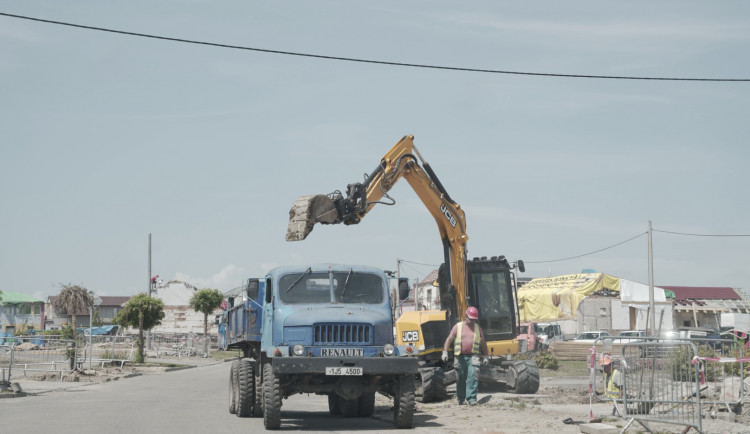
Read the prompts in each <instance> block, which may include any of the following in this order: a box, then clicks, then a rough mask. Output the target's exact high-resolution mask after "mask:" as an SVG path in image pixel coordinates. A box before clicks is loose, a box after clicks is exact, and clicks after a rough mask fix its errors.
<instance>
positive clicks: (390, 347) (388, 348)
mask: <svg viewBox="0 0 750 434" xmlns="http://www.w3.org/2000/svg"><path fill="white" fill-rule="evenodd" d="M395 351H396V348H394V347H393V345H391V344H385V345H383V353H385V355H386V356H392V355H393V353H394V352H395Z"/></svg>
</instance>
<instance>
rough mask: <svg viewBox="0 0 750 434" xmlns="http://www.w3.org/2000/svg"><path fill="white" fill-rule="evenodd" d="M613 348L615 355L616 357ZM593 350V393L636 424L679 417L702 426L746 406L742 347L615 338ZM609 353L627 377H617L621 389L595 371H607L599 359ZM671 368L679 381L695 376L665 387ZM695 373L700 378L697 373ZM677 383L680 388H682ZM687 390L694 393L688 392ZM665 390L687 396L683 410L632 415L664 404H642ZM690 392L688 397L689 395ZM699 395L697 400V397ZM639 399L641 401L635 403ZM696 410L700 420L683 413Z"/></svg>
mask: <svg viewBox="0 0 750 434" xmlns="http://www.w3.org/2000/svg"><path fill="white" fill-rule="evenodd" d="M628 344H630V346H629V347H627V345H628ZM688 347H689V348H688ZM597 349H601V354H596V350H597ZM613 349H615V350H616V351H614V352H612V350H613ZM617 350H620V351H617ZM591 351H592V353H591V364H590V367H591V382H590V390H591V394H592V396H596V398H597V399H599V400H600V401H607V402H612V403H613V404H614V405H615V409H616V410H617V411H618V412H620V415H621V416H623V417H626V416H628V415H629V416H631V419H633V420H635V419H634V418H636V417H637V419H638V420H659V421H664V419H668V418H667V417H666V416H665V415H666V413H670V414H673V415H675V416H676V417H677V420H678V421H679V422H680V423H681V424H686V425H689V426H699V423H700V421H699V420H698V419H697V418H698V417H702V416H705V415H707V414H714V413H715V412H720V411H728V412H735V413H738V412H739V411H741V410H742V403H743V402H742V401H743V397H744V396H745V394H746V390H747V385H746V384H745V381H744V380H745V377H746V375H745V369H746V366H747V365H746V363H750V358H749V357H748V355H747V354H746V352H747V351H746V349H745V348H744V347H743V346H742V344H741V343H737V342H734V341H732V340H727V339H711V338H690V339H677V340H675V339H659V338H653V337H645V338H631V339H628V340H618V339H616V338H615V339H613V338H611V337H610V338H603V339H600V340H597V342H596V343H595V344H594V345H592V347H591ZM607 351H609V352H610V353H612V355H613V362H612V365H611V366H612V367H613V369H614V370H616V371H619V372H623V373H625V374H624V377H622V378H620V377H618V381H619V384H616V385H615V384H608V381H607V380H608V377H607V376H606V374H604V372H602V373H601V374H600V375H597V374H596V372H595V371H596V370H597V368H598V370H599V371H603V369H602V366H601V365H600V363H597V360H600V356H601V355H602V354H603V353H604V352H607ZM626 368H627V369H626ZM631 368H632V369H631ZM666 368H670V369H673V370H675V372H674V373H673V377H675V378H676V377H678V376H679V375H687V374H688V371H690V373H689V374H690V377H689V381H688V380H687V379H679V380H678V379H675V380H673V381H670V382H665V381H664V380H665V379H667V378H668V377H669V376H668V372H667V371H665V369H666ZM694 369H695V371H696V372H697V374H696V373H694V372H693V370H694ZM634 372H637V373H639V377H638V378H635V377H632V376H630V373H634ZM641 375H642V377H641ZM693 377H695V379H693ZM628 378H630V380H631V381H630V382H629V383H628V385H627V386H625V387H627V389H628V390H627V392H628V393H627V394H625V395H623V393H624V391H623V390H622V387H623V385H622V383H623V382H624V380H626V379H628ZM636 380H637V381H636ZM660 381H661V382H660ZM691 382H692V383H697V385H698V388H699V390H698V393H695V392H694V391H693V389H692V384H691ZM678 384H679V386H680V388H677V385H678ZM688 387H689V388H690V392H687V388H688ZM663 388H667V389H670V390H672V389H673V390H672V393H673V394H674V396H675V397H680V396H682V398H681V399H682V400H684V403H683V402H682V401H680V404H679V405H676V404H677V403H665V404H666V408H669V409H670V411H669V412H664V411H663V410H664V409H663V408H662V409H660V408H658V407H657V408H655V409H650V411H649V412H648V413H649V414H648V415H643V414H633V413H632V411H631V410H632V409H635V410H637V411H641V412H644V410H646V409H647V408H648V407H649V406H651V405H652V404H656V403H659V402H660V400H661V395H658V394H657V396H656V398H657V399H656V400H654V399H645V400H641V399H640V397H641V396H643V395H644V394H646V395H645V396H648V393H652V391H653V390H657V391H660V390H662V389H663ZM685 393H687V396H685V395H684V394H685ZM694 393H695V396H693V394H694ZM681 394H682V395H681ZM627 397H630V400H629V401H630V403H629V406H625V398H627ZM634 397H639V398H638V399H634ZM652 398H653V396H652ZM639 400H640V401H639ZM691 405H692V406H694V407H695V408H694V412H693V414H694V415H695V418H693V417H692V416H691V415H690V414H680V411H684V412H688V410H690V411H691V412H692V411H693V410H692V409H690V408H689V407H690V406H691ZM631 407H632V408H631ZM701 415H702V416H701Z"/></svg>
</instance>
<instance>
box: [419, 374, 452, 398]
mask: <svg viewBox="0 0 750 434" xmlns="http://www.w3.org/2000/svg"><path fill="white" fill-rule="evenodd" d="M419 376H420V379H421V381H422V385H421V387H420V389H421V392H422V393H421V395H419V396H417V400H418V401H419V402H440V401H445V399H446V398H447V397H448V391H447V390H446V388H445V372H444V371H443V369H442V368H440V367H434V366H430V367H427V368H422V369H420V370H419Z"/></svg>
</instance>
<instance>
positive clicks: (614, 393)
mask: <svg viewBox="0 0 750 434" xmlns="http://www.w3.org/2000/svg"><path fill="white" fill-rule="evenodd" d="M615 374H617V376H619V375H620V373H619V372H618V371H617V369H615V370H614V371H612V375H610V376H609V382H608V383H607V389H606V391H605V394H604V395H605V396H606V397H607V398H613V399H618V398H620V388H619V387H617V384H615Z"/></svg>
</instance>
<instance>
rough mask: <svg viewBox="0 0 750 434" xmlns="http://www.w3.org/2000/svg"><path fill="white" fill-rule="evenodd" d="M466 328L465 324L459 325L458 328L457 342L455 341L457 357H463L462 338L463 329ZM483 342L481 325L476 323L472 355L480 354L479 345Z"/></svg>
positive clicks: (454, 351) (454, 348) (454, 346)
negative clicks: (480, 332) (480, 330)
mask: <svg viewBox="0 0 750 434" xmlns="http://www.w3.org/2000/svg"><path fill="white" fill-rule="evenodd" d="M463 326H464V322H463V321H461V322H460V323H458V327H457V328H456V340H455V341H453V354H454V355H456V356H459V355H461V336H463V333H462V331H461V329H462V328H463ZM481 341H482V335H480V334H479V324H477V323H474V345H472V346H471V354H479V344H480V342H481Z"/></svg>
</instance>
